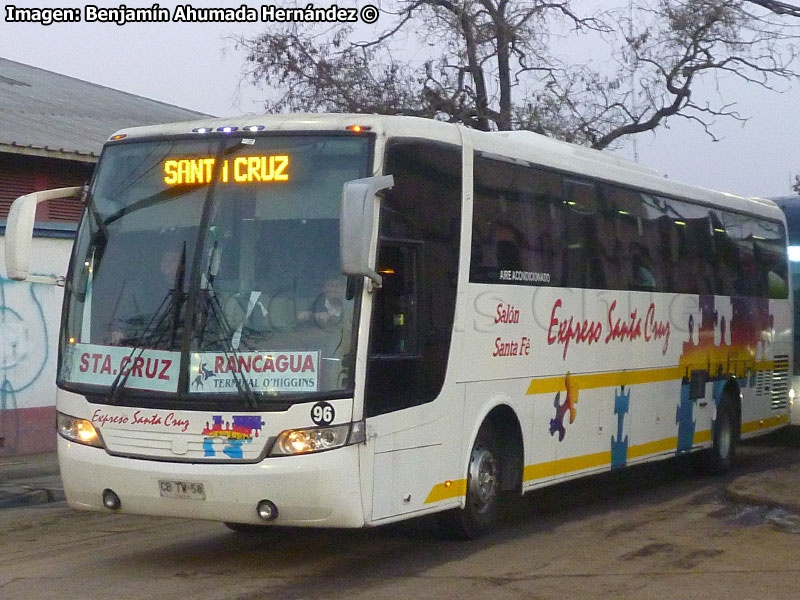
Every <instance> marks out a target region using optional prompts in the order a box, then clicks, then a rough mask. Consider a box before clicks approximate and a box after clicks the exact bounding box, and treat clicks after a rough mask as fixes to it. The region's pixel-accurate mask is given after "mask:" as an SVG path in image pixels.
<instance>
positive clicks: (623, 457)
mask: <svg viewBox="0 0 800 600" xmlns="http://www.w3.org/2000/svg"><path fill="white" fill-rule="evenodd" d="M630 406H631V392H630V390H628V392H627V393H626V392H625V386H622V388H620V391H619V392H618V393H615V395H614V414H615V415H617V436H616V438H615V437H614V436H613V435H612V436H611V468H612V469H619V468H621V467H624V466H625V464H626V463H627V462H628V436H627V435H626V436H625V438H624V439H623V437H622V435H623V433H624V431H623V425H624V423H625V415H626V414H627V413H628V411H629V410H630Z"/></svg>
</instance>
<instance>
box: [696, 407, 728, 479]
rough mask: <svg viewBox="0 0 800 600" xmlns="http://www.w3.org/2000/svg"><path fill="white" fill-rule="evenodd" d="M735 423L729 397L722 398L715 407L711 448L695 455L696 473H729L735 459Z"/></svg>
mask: <svg viewBox="0 0 800 600" xmlns="http://www.w3.org/2000/svg"><path fill="white" fill-rule="evenodd" d="M737 423H738V420H737V419H736V415H735V413H734V409H733V403H732V402H731V400H730V398H729V397H727V396H723V397H722V399H721V400H720V403H719V406H718V407H717V418H716V420H715V421H714V427H713V433H712V444H711V448H709V449H708V450H703V451H702V452H700V453H699V454H698V455H696V460H695V466H696V468H697V470H698V471H700V472H702V473H706V474H709V475H722V474H724V473H727V472H728V471H730V469H731V467H732V466H733V462H734V460H735V458H736V442H737V441H738V432H737V428H736V425H737Z"/></svg>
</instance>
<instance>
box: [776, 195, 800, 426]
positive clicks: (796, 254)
mask: <svg viewBox="0 0 800 600" xmlns="http://www.w3.org/2000/svg"><path fill="white" fill-rule="evenodd" d="M772 200H773V201H774V202H775V204H777V205H778V206H779V207H780V208H781V210H782V211H783V214H784V215H786V226H787V229H788V234H789V271H790V273H791V280H792V291H793V294H794V320H795V322H796V321H797V319H798V316H800V305H798V302H800V293H798V291H800V290H798V287H800V196H783V197H781V198H773V199H772ZM798 348H800V332H798V330H797V329H795V330H794V362H793V365H792V366H793V367H794V369H793V374H792V380H791V381H792V384H791V389H790V390H789V395H790V396H791V404H792V424H793V425H800V405H798V406H797V408H795V402H800V354H798V352H797V349H798Z"/></svg>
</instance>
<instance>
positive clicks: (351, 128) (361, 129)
mask: <svg viewBox="0 0 800 600" xmlns="http://www.w3.org/2000/svg"><path fill="white" fill-rule="evenodd" d="M346 129H347V130H348V131H352V132H353V133H362V132H364V131H369V130H371V129H372V127H370V126H369V125H348V126H347V127H346Z"/></svg>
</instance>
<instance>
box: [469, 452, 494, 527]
mask: <svg viewBox="0 0 800 600" xmlns="http://www.w3.org/2000/svg"><path fill="white" fill-rule="evenodd" d="M497 484H498V477H497V461H496V460H495V458H494V455H493V454H492V453H491V452H490V451H489V450H487V449H486V448H475V449H474V450H473V451H472V457H471V459H470V464H469V497H470V503H471V504H472V506H473V507H474V508H475V510H476V511H477V512H479V513H482V512H485V511H486V510H488V508H489V507H490V506H491V505H492V503H493V502H494V498H495V496H497Z"/></svg>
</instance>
